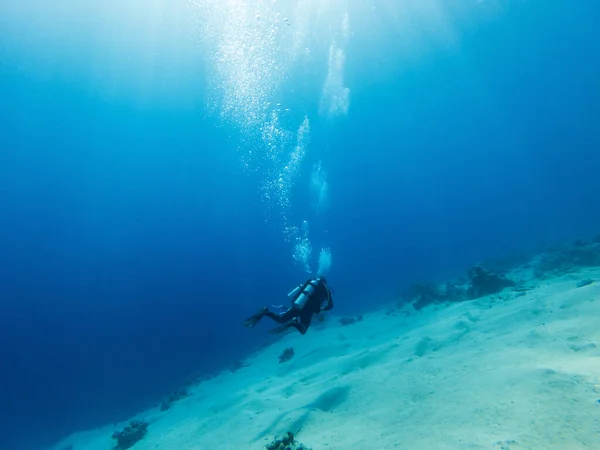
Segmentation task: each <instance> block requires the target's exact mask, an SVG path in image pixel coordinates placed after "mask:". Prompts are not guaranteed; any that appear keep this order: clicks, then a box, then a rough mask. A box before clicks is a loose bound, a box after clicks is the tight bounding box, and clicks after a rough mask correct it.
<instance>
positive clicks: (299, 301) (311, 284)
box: [288, 278, 321, 309]
mask: <svg viewBox="0 0 600 450" xmlns="http://www.w3.org/2000/svg"><path fill="white" fill-rule="evenodd" d="M320 281H321V279H320V278H315V279H312V280H308V281H307V282H306V283H304V284H300V285H298V286H296V288H294V289H293V290H292V291H291V292H290V293H289V294H288V297H292V296H293V297H294V298H293V300H292V307H294V308H296V309H302V308H304V305H306V302H307V301H308V297H310V296H311V295H312V293H313V292H315V289H316V287H317V286H318V285H319V282H320ZM298 292H300V293H299V294H298Z"/></svg>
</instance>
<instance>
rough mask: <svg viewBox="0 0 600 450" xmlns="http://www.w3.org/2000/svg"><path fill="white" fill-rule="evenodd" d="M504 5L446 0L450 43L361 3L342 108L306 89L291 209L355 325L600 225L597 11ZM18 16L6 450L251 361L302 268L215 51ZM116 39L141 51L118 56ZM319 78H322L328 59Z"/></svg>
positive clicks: (0, 292) (0, 280) (7, 88)
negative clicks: (323, 185) (229, 109)
mask: <svg viewBox="0 0 600 450" xmlns="http://www.w3.org/2000/svg"><path fill="white" fill-rule="evenodd" d="M63 3H64V4H61V5H62V8H63V9H62V10H61V11H63V12H64V8H66V7H65V5H67V3H68V2H63ZM108 3H110V2H108ZM484 3H486V2H484ZM491 3H493V4H494V5H496V8H495V9H494V8H492V9H493V11H491V10H484V12H485V14H484V13H482V12H481V11H482V10H481V9H479V8H478V7H475V6H474V5H475V4H473V5H471V4H470V3H469V2H450V3H449V4H450V5H453V8H454V9H452V8H449V10H448V11H447V14H446V15H442V18H443V19H444V20H445V22H446V26H447V28H448V29H451V30H452V36H453V37H454V39H450V37H449V36H448V34H445V35H443V36H442V37H440V36H439V35H438V34H436V33H434V32H432V31H431V30H430V27H429V25H428V20H429V18H428V16H427V15H423V16H420V17H418V18H417V19H415V23H413V24H412V25H413V27H414V28H413V34H410V33H407V32H406V30H405V29H404V28H403V27H402V26H395V24H394V20H393V17H392V18H389V20H388V21H386V20H382V22H381V23H379V24H378V25H377V26H372V25H373V24H372V23H370V22H369V20H370V16H369V15H368V14H367V15H363V16H361V15H357V14H354V15H353V14H352V13H353V11H352V10H351V11H350V17H352V18H354V21H353V22H351V23H352V30H353V31H354V33H355V36H354V37H353V38H351V40H350V43H349V45H348V47H347V48H346V55H347V65H346V73H345V75H346V80H345V82H346V85H348V86H349V87H350V88H351V105H350V110H349V113H348V115H347V117H343V118H339V119H338V120H335V121H329V120H325V119H324V118H320V117H319V116H318V115H317V114H316V109H317V105H318V100H319V92H318V90H317V91H315V92H314V93H313V95H314V101H313V102H312V103H310V102H308V103H307V102H306V101H305V100H304V99H294V98H290V99H289V102H290V103H294V102H295V103H296V104H298V105H303V107H304V110H303V112H302V114H304V112H306V113H307V114H308V115H309V118H310V120H311V138H312V140H311V144H310V146H309V148H308V154H307V156H306V160H305V161H304V165H303V166H302V176H301V178H300V179H299V180H298V182H297V184H296V186H295V187H294V189H293V191H292V194H293V198H292V204H293V210H292V211H291V212H290V217H291V218H292V219H293V220H294V221H295V223H300V221H301V220H304V219H308V220H309V223H311V238H312V240H313V245H314V246H315V252H318V248H320V247H321V246H330V247H331V248H332V252H333V257H334V260H333V266H332V270H331V274H330V281H331V284H332V285H333V287H334V288H335V290H336V294H337V295H336V298H337V301H336V312H337V313H339V314H343V313H345V312H355V311H364V310H367V309H369V308H371V307H372V306H374V305H376V304H378V303H380V302H384V301H389V300H391V299H392V295H393V293H394V292H396V291H397V290H398V289H399V288H401V287H403V286H405V285H406V284H407V283H409V282H410V281H412V280H415V279H417V278H443V277H446V276H451V275H456V274H459V273H461V272H463V271H464V270H465V269H466V268H467V267H468V266H469V264H471V263H472V262H474V261H476V260H479V259H482V258H486V257H493V256H500V255H502V254H505V253H506V252H508V251H510V250H518V249H525V248H530V247H534V246H536V245H538V244H544V243H549V242H553V241H556V240H559V239H568V238H574V237H580V236H582V237H586V236H589V235H591V234H594V233H597V232H600V208H598V206H597V205H598V193H599V192H600V176H599V174H600V151H599V150H600V84H599V83H598V80H599V79H600V44H599V43H600V31H598V28H597V23H596V18H597V17H600V5H599V4H598V2H596V1H591V0H590V1H583V2H577V4H570V3H572V2H569V4H567V3H566V2H558V1H556V2H552V1H551V2H547V1H544V2H542V1H540V2H517V1H514V2H501V3H498V2H487V4H491ZM16 4H17V3H16V2H14V3H13V2H10V1H9V2H7V4H6V6H5V9H6V11H9V13H10V14H0V16H2V17H3V19H1V20H0V26H1V28H0V33H1V34H0V51H1V54H0V55H1V58H0V99H1V101H0V123H1V130H2V131H1V133H0V307H1V314H0V367H1V370H0V404H1V405H2V407H1V408H0V423H2V433H3V445H5V446H6V448H10V449H21V448H31V446H33V445H40V444H42V443H48V442H50V441H52V440H53V439H56V438H57V437H60V436H61V435H64V434H67V433H70V432H72V431H75V430H77V429H81V428H86V427H92V426H97V425H101V424H104V423H106V422H111V421H116V420H122V419H125V418H127V416H128V415H130V414H132V413H134V412H136V411H138V410H140V409H141V408H145V407H147V406H149V405H152V404H153V403H155V402H157V401H158V400H159V399H160V397H161V396H162V395H164V394H165V393H167V392H169V391H170V390H171V389H173V388H175V387H177V385H178V384H179V383H180V382H181V381H182V380H183V379H184V378H185V377H186V376H187V375H188V374H189V373H190V372H192V371H194V370H197V369H201V370H204V371H212V370H217V369H219V368H221V367H224V366H226V365H227V364H229V363H230V362H232V361H234V360H236V359H238V358H241V357H243V356H244V355H245V354H247V352H248V351H250V350H251V349H252V348H254V346H256V345H258V344H259V343H260V342H262V340H264V339H265V333H266V332H265V328H266V327H261V328H260V329H257V330H253V331H252V332H251V333H249V332H248V330H245V329H243V328H242V327H240V326H239V324H240V320H241V319H243V318H244V317H245V316H246V315H247V314H248V313H249V312H252V310H253V309H254V308H255V307H256V306H258V305H262V304H263V303H265V302H279V300H277V299H281V297H282V296H283V294H285V293H286V292H287V291H288V288H289V287H290V286H292V285H294V284H295V283H297V282H299V281H300V280H302V278H303V277H304V276H305V274H304V273H303V271H302V269H301V268H300V267H298V266H295V265H294V264H293V260H292V257H291V254H292V248H291V245H290V244H289V243H287V242H285V241H284V240H283V233H282V232H281V229H280V226H281V223H280V222H278V221H277V220H272V221H271V222H270V223H268V222H265V218H266V217H267V214H266V210H267V205H265V203H264V202H262V201H261V197H260V192H259V186H260V184H261V183H262V175H261V173H260V171H258V172H256V173H252V174H248V172H246V171H244V170H243V169H242V167H241V164H240V163H239V153H238V152H237V147H238V145H239V130H238V129H236V128H235V127H232V126H231V125H227V124H224V123H223V122H222V121H220V120H219V118H218V117H216V116H215V115H212V114H207V111H206V109H205V100H206V95H207V92H206V91H205V89H206V84H205V81H206V80H205V78H206V76H207V75H206V73H205V72H206V70H207V68H206V61H204V60H203V59H202V58H200V57H195V56H194V55H195V54H196V52H197V49H195V47H194V45H192V44H190V43H189V42H192V41H193V39H192V38H191V37H186V36H183V37H181V33H179V34H177V33H175V32H174V31H173V30H174V29H175V28H176V27H177V26H179V27H182V26H184V25H186V24H187V25H188V26H189V25H190V23H189V22H186V21H183V22H178V20H180V19H178V17H179V16H176V15H173V14H167V13H164V10H163V15H164V16H166V17H167V18H166V19H164V17H163V19H164V20H163V21H162V22H161V27H158V26H157V27H156V28H153V27H152V23H153V22H150V24H148V23H145V22H144V21H143V20H138V21H132V24H133V25H132V30H131V36H130V37H131V39H129V40H127V41H126V42H125V41H123V42H121V43H119V42H117V43H118V44H119V45H117V46H116V47H115V45H114V44H115V43H114V42H112V41H110V39H109V38H108V37H106V36H110V35H111V31H110V30H108V28H107V29H106V32H104V28H103V26H108V25H98V28H95V29H94V30H95V31H94V33H95V34H94V33H92V32H91V31H89V30H87V28H86V26H85V24H83V25H82V24H81V23H79V22H77V21H76V22H75V23H77V24H78V25H77V26H75V25H72V24H71V25H70V26H69V27H66V30H67V31H66V32H63V31H62V30H63V28H61V27H58V26H55V25H52V24H53V23H54V22H53V21H52V20H51V19H49V18H48V17H50V16H48V15H49V12H48V11H43V10H42V11H41V12H40V11H38V12H37V13H35V14H32V15H31V16H28V17H29V18H28V19H25V17H26V16H25V15H23V14H22V12H23V11H25V10H26V9H27V7H24V6H20V7H17V6H15V5H16ZM383 4H384V3H382V5H383ZM440 4H441V2H440ZM498 5H500V6H498ZM67 6H68V5H67ZM11 8H12V9H11ZM31 8H33V7H31ZM1 9H2V8H1V7H0V13H1V12H2V11H1ZM381 9H383V8H380V10H381ZM440 9H442V10H443V8H440ZM15 11H16V12H15ZM57 14H58V13H57ZM373 14H376V13H373ZM44 15H46V16H48V17H46V16H44ZM140 15H141V16H143V15H142V14H140ZM384 16H385V15H384ZM44 17H46V18H44ZM61 17H62V16H61ZM86 17H87V16H86ZM134 17H135V16H134ZM152 17H155V16H152ZM161 17H162V16H161ZM385 17H387V16H385ZM361 18H362V21H361ZM130 19H131V17H130ZM371 19H372V18H371ZM82 20H83V19H82ZM86 20H89V19H86ZM123 20H124V21H125V19H123ZM437 20H438V21H439V17H438V18H437ZM84 22H85V21H84ZM139 23H145V26H146V29H145V32H146V33H150V35H153V36H154V39H153V40H152V42H153V45H154V46H155V47H154V48H153V50H152V51H154V50H156V48H159V49H160V55H161V56H159V57H155V58H154V59H153V60H152V64H151V67H149V65H148V61H147V59H144V57H143V54H142V56H140V52H132V51H131V50H132V49H135V48H137V47H135V46H136V45H139V46H140V47H139V48H145V46H148V45H150V44H148V43H147V42H145V41H143V40H141V39H140V42H137V41H136V38H134V37H133V36H137V35H136V34H135V30H136V28H135V26H134V25H136V24H137V25H139ZM182 24H183V25H182ZM396 25H397V24H396ZM415 29H416V30H417V31H414V30H415ZM75 31H78V32H80V34H79V35H77V34H73V32H75ZM419 31H421V33H419ZM61 33H62V34H61ZM152 33H153V34H152ZM124 35H125V36H127V32H124ZM175 35H176V37H177V39H175V37H174V36H175ZM146 36H148V34H146ZM186 39H189V42H188V41H186ZM183 41H185V42H188V43H187V44H186V46H185V47H184V48H183V49H182V47H181V45H180V44H181V42H183ZM131 42H133V43H131ZM109 44H110V45H109ZM176 44H179V46H176ZM109 47H110V49H112V50H113V51H114V49H115V48H117V49H118V50H116V54H117V55H121V56H123V55H125V56H129V59H127V58H125V57H124V56H123V57H122V58H116V62H117V63H119V64H120V66H109V65H107V64H106V63H107V62H109V61H112V62H115V61H114V60H110V58H109V56H110V54H111V52H109V51H108V49H109ZM171 50H172V51H171ZM326 51H327V49H326V48H325V49H324V52H325V53H326ZM142 53H143V52H142ZM147 53H148V54H149V53H151V52H150V51H149V50H148V52H147ZM157 54H158V52H157ZM107 55H109V56H107ZM131 55H133V59H131ZM146 56H147V55H146ZM113 57H114V54H113ZM95 58H97V59H99V60H100V62H102V63H103V64H100V66H101V68H100V69H98V63H97V61H96V59H95ZM94 64H96V65H94ZM91 67H95V69H94V70H92V69H91ZM119 69H120V70H119ZM149 72H150V73H151V75H152V76H150V75H149ZM307 73H308V74H310V75H311V76H313V77H314V79H311V80H312V84H314V85H315V86H320V84H321V83H322V79H323V77H324V68H321V67H319V68H315V67H313V68H309V70H308V72H306V73H303V74H299V75H298V77H299V79H300V78H302V77H306V74H307ZM140 80H144V82H145V84H144V83H141V82H140ZM311 80H309V81H308V82H306V79H304V81H303V83H304V86H305V87H306V86H308V87H306V89H309V88H310V86H311ZM292 82H293V80H292ZM140 86H141V87H140ZM138 88H139V89H138ZM318 160H322V161H323V166H324V167H325V168H326V170H327V173H328V181H329V184H330V186H331V189H330V190H331V198H330V203H331V208H330V209H329V210H328V211H326V212H324V213H322V214H320V215H316V214H314V212H311V211H310V208H309V205H310V198H309V197H308V194H307V193H308V185H309V178H310V170H311V168H312V165H313V163H315V162H316V161H318ZM357 280H360V282H357ZM25 430H28V431H27V434H25Z"/></svg>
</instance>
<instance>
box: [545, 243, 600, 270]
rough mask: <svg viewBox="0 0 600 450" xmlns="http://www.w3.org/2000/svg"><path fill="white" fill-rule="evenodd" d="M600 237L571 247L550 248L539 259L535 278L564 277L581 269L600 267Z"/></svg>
mask: <svg viewBox="0 0 600 450" xmlns="http://www.w3.org/2000/svg"><path fill="white" fill-rule="evenodd" d="M599 238H600V236H598V237H596V238H594V239H593V240H592V241H584V240H577V241H575V242H573V243H572V244H571V245H559V246H553V247H552V248H549V249H548V250H547V251H546V252H545V253H543V254H541V255H540V256H539V257H538V259H537V264H536V265H535V268H534V273H535V276H536V277H538V278H544V277H546V276H548V275H562V274H564V273H567V272H570V271H572V270H575V269H578V268H581V267H592V266H600V242H598V241H597V239H599Z"/></svg>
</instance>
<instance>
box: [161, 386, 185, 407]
mask: <svg viewBox="0 0 600 450" xmlns="http://www.w3.org/2000/svg"><path fill="white" fill-rule="evenodd" d="M189 395H190V393H189V392H188V390H187V389H186V388H181V389H179V390H178V391H176V392H173V393H172V394H171V395H169V396H168V397H167V398H166V399H165V400H163V402H162V403H161V405H160V410H161V411H167V410H168V409H170V408H171V406H172V405H173V403H175V402H177V401H179V400H181V399H182V398H186V397H188V396H189Z"/></svg>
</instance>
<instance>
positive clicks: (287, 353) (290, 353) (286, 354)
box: [279, 347, 295, 364]
mask: <svg viewBox="0 0 600 450" xmlns="http://www.w3.org/2000/svg"><path fill="white" fill-rule="evenodd" d="M294 355H295V352H294V349H293V348H292V347H288V348H286V349H285V350H284V351H283V353H282V354H281V355H279V364H281V363H284V362H287V361H289V360H290V359H292V358H293V357H294Z"/></svg>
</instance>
